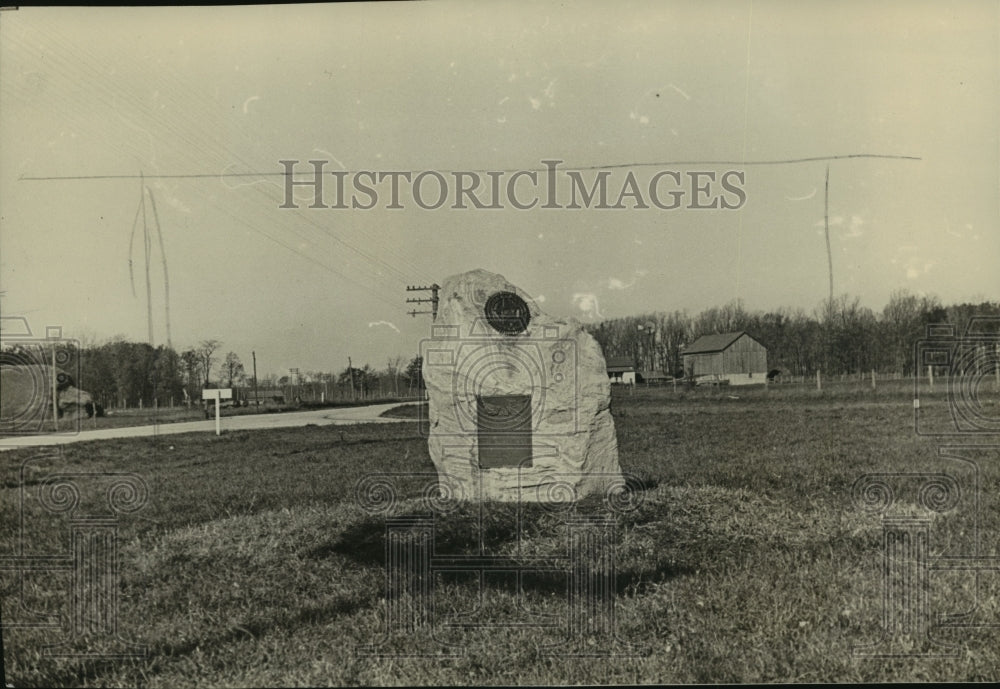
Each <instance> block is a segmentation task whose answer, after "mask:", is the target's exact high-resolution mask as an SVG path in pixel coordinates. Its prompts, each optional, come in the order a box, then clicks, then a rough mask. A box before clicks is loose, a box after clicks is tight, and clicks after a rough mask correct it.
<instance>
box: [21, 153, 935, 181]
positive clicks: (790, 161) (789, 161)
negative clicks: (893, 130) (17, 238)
mask: <svg viewBox="0 0 1000 689" xmlns="http://www.w3.org/2000/svg"><path fill="white" fill-rule="evenodd" d="M859 159H869V160H914V161H920V160H923V158H921V157H919V156H908V155H892V154H883V153H848V154H844V155H830V156H810V157H806V158H783V159H776V160H745V161H740V160H668V161H661V162H632V163H605V164H601V165H578V166H560V169H562V170H572V171H574V172H578V171H585V170H616V169H624V168H630V167H670V166H674V167H679V166H688V165H795V164H798V163H817V162H824V161H831V160H859ZM428 169H430V168H428ZM433 169H434V170H436V171H438V172H452V173H454V172H477V173H478V172H504V173H509V172H520V171H522V170H524V171H527V172H546V171H548V170H550V169H551V168H549V167H524V168H505V169H500V170H497V169H492V168H482V169H473V170H470V169H467V168H463V169H443V168H433ZM367 171H368V170H361V169H359V170H330V171H328V172H323V173H322V174H328V175H331V176H332V175H333V174H334V173H337V174H342V173H345V172H346V173H348V174H350V173H351V172H355V173H356V172H367ZM423 171H424V170H422V169H420V170H417V169H411V170H393V172H402V173H410V174H412V173H419V172H423ZM294 174H295V172H294V171H291V172H288V171H285V172H275V171H267V172H264V171H259V172H214V173H209V172H192V173H178V174H162V175H146V179H206V178H212V177H217V178H220V179H221V178H225V177H287V176H289V175H294ZM138 177H139V175H134V174H123V175H53V176H45V177H42V176H25V175H22V176H21V177H19V178H18V180H19V181H22V182H52V181H73V180H102V179H136V178H138Z"/></svg>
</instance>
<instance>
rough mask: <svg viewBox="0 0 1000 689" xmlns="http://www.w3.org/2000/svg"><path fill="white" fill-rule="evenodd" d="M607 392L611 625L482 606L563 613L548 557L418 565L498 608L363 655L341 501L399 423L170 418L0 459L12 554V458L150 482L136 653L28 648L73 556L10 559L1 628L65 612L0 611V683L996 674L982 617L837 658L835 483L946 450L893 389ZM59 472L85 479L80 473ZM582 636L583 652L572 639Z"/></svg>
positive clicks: (852, 577) (480, 603)
mask: <svg viewBox="0 0 1000 689" xmlns="http://www.w3.org/2000/svg"><path fill="white" fill-rule="evenodd" d="M612 411H613V414H614V416H615V424H616V429H617V433H618V438H619V448H620V455H621V463H622V466H623V468H624V469H625V470H626V471H628V472H630V473H633V474H635V475H636V476H638V477H640V478H641V479H642V485H643V486H644V490H643V491H642V492H641V498H642V501H641V504H640V505H639V506H638V508H637V509H636V510H635V511H633V512H629V513H626V514H624V515H620V516H619V517H618V518H617V521H616V523H615V529H616V538H617V544H616V558H615V567H616V593H617V595H616V597H615V619H614V634H615V636H616V637H617V639H618V641H609V640H608V638H607V635H604V636H601V635H590V636H588V635H583V636H581V637H579V638H575V639H574V640H573V643H571V644H569V645H564V646H562V647H560V646H558V644H559V643H560V642H561V641H563V638H562V637H561V636H560V632H559V629H553V628H549V629H540V628H538V627H529V626H524V627H518V626H498V624H499V623H502V622H504V621H506V622H511V621H513V622H517V621H523V620H524V619H527V618H531V619H534V617H532V615H534V616H535V617H537V616H541V615H544V614H546V613H547V614H550V615H552V616H553V617H552V619H559V616H560V615H562V614H563V613H564V610H565V608H566V596H565V587H564V585H563V583H561V582H562V580H561V579H559V576H558V575H540V576H538V577H534V578H531V577H528V578H526V579H525V580H524V581H523V582H522V586H521V588H522V596H523V598H521V597H519V595H518V592H517V586H516V585H515V584H514V583H513V582H512V581H511V580H510V578H509V577H508V578H505V577H503V576H496V577H491V578H487V580H486V581H485V582H484V584H483V586H482V587H480V586H479V585H478V583H477V582H475V581H473V580H472V579H471V578H470V577H467V576H466V577H465V578H463V575H455V576H452V577H450V578H448V577H444V578H443V579H442V581H441V582H439V583H440V586H439V588H440V590H435V593H434V595H435V605H436V606H439V607H438V608H437V610H439V611H441V612H448V611H466V612H468V611H473V612H475V611H477V610H478V613H477V614H478V615H479V617H478V619H480V620H482V619H488V620H490V621H491V622H497V623H498V624H492V625H486V626H484V627H469V628H467V629H464V630H456V629H449V630H441V629H428V628H417V629H415V630H412V631H409V632H407V633H406V634H403V635H402V636H401V637H400V638H396V639H395V640H394V641H393V643H392V644H390V645H389V646H386V647H384V648H383V650H384V651H387V652H392V653H398V654H399V656H387V657H386V656H371V655H365V654H364V653H363V652H362V653H359V652H358V651H359V649H364V648H365V647H366V646H369V645H371V644H373V643H375V642H377V641H378V640H379V639H380V638H381V637H382V636H383V633H384V629H385V618H384V613H385V600H384V586H385V576H386V574H385V566H384V563H385V559H384V531H383V526H382V525H383V521H380V518H379V517H377V516H372V514H370V513H368V512H365V511H364V510H362V509H361V507H360V505H359V496H358V494H357V493H356V490H355V487H356V485H357V483H358V481H360V480H362V479H363V478H364V477H365V476H366V475H368V474H371V473H373V472H384V473H405V472H421V471H426V472H430V471H432V470H433V467H432V465H431V463H430V460H429V458H428V455H427V447H426V440H425V438H424V436H423V435H422V434H421V433H420V432H419V429H418V426H417V423H415V422H414V423H403V424H393V425H366V426H351V427H342V426H325V427H314V426H313V427H305V428H289V429H277V430H268V431H252V432H231V433H224V434H223V435H222V436H221V437H214V436H207V437H206V435H204V434H185V435H172V436H170V437H169V438H143V439H122V440H113V441H100V442H91V443H79V444H73V445H67V446H65V447H63V448H61V449H59V450H52V449H24V450H15V451H8V452H5V453H3V454H2V455H0V467H2V469H3V478H4V484H3V486H4V487H3V488H2V491H3V495H2V498H3V499H2V503H0V538H2V540H0V548H2V549H3V552H0V557H10V556H12V555H14V554H15V553H16V552H17V551H16V548H17V547H18V545H17V542H18V537H19V536H18V528H19V526H18V525H19V523H20V522H19V514H18V510H19V504H20V503H19V497H18V496H19V494H20V491H21V490H22V488H21V487H20V485H19V483H18V481H19V473H18V472H19V468H20V466H21V465H22V463H23V462H25V461H30V464H31V465H33V466H39V467H41V468H42V469H44V471H43V473H44V474H45V475H50V474H53V473H62V474H69V473H74V472H75V473H78V474H79V473H81V472H112V473H114V472H128V473H132V474H135V475H138V476H139V477H141V478H142V480H143V481H144V483H145V485H146V486H147V487H148V491H149V500H148V503H147V504H146V505H145V507H143V508H142V509H140V510H139V511H137V512H134V513H132V514H128V515H124V516H122V517H121V518H120V519H119V523H118V531H117V539H118V540H117V543H118V545H117V547H118V553H119V562H120V566H119V570H118V576H119V586H118V615H117V619H118V622H117V626H118V635H119V636H120V637H121V638H122V639H124V640H127V641H130V642H135V643H138V644H142V645H144V646H145V647H146V651H147V652H146V655H145V657H138V658H132V659H83V658H71V657H70V658H54V657H50V656H47V655H45V651H44V647H45V646H46V645H48V644H55V643H58V642H60V641H61V640H63V639H65V638H67V633H68V632H67V629H66V627H67V624H68V623H66V616H67V615H68V612H67V611H68V610H69V603H68V602H67V600H66V599H67V593H66V591H67V584H68V582H69V573H67V572H58V573H56V574H54V575H43V574H35V573H28V574H26V575H25V576H24V580H23V586H22V585H21V582H20V581H19V580H18V579H17V577H16V575H14V574H13V573H12V572H10V571H5V572H0V582H2V584H3V590H2V591H3V610H2V613H3V622H4V623H5V624H8V625H9V624H11V623H16V622H18V621H24V620H26V619H29V618H30V615H28V614H27V613H26V612H25V611H26V610H28V611H31V610H34V611H44V612H49V613H59V614H62V615H63V621H64V624H63V627H62V628H61V629H60V628H55V629H31V628H8V629H5V630H4V648H5V659H6V668H7V681H8V682H10V683H12V684H13V685H14V686H148V687H156V686H166V687H173V686H319V685H371V684H379V685H404V684H429V685H438V684H449V685H457V684H549V683H557V684H575V683H589V684H608V683H627V682H632V683H708V682H741V683H742V682H779V681H780V682H803V681H823V682H827V681H854V682H862V681H902V680H915V681H926V680H967V681H981V680H996V679H1000V643H998V640H1000V638H998V637H1000V630H998V629H997V628H992V629H991V628H984V627H974V628H973V627H964V628H963V627H953V628H949V629H939V630H937V631H935V635H936V638H939V639H941V640H943V641H946V642H949V643H953V644H956V645H957V647H958V648H959V649H960V652H959V654H958V657H955V658H920V657H890V658H859V657H854V656H853V655H852V648H853V647H855V646H864V645H867V644H874V643H875V642H877V641H878V640H879V638H880V635H881V631H882V603H883V601H882V579H881V577H882V567H883V544H882V525H881V522H880V515H878V514H873V513H871V512H866V511H864V510H862V509H860V508H859V507H858V506H857V505H856V504H855V502H854V501H853V498H852V486H853V484H854V482H855V480H856V479H857V478H858V477H859V476H861V475H862V474H867V473H892V472H904V473H910V474H913V473H916V472H924V473H933V472H934V471H937V472H946V471H948V470H949V469H950V468H951V465H948V464H946V463H944V462H943V460H942V459H941V458H940V456H939V455H938V448H939V447H940V445H941V443H939V442H935V441H933V440H931V439H928V438H922V437H919V436H917V434H916V433H915V432H914V427H913V410H912V400H911V399H910V397H909V396H908V395H907V394H905V391H900V392H899V394H893V393H891V392H887V391H881V392H880V391H875V392H871V391H867V392H866V391H865V390H863V389H860V388H852V389H850V390H847V389H844V390H841V391H840V392H837V391H836V390H824V391H822V392H819V393H816V392H815V391H812V392H810V391H807V390H805V389H795V390H792V389H788V390H784V391H783V390H781V389H780V387H776V388H772V389H770V390H763V389H762V388H758V389H753V390H751V389H738V390H734V389H729V390H719V389H715V390H701V389H697V390H693V391H687V392H683V393H682V392H680V391H671V390H669V389H663V390H656V389H650V390H641V389H637V390H634V391H620V390H616V391H615V393H614V399H613V403H612ZM171 448H172V449H171ZM979 469H980V471H981V476H980V479H979V480H980V485H981V486H982V487H983V493H982V495H981V497H980V500H979V503H980V515H979V521H978V524H977V528H978V529H979V532H980V534H981V536H980V538H979V540H980V553H979V554H980V555H982V554H992V555H995V554H996V550H997V548H996V536H997V533H998V532H1000V510H998V509H997V502H996V490H995V488H996V486H997V485H998V481H1000V469H998V467H997V465H996V464H995V463H993V464H991V463H986V462H984V463H982V464H981V465H980V467H979ZM77 483H78V484H79V485H80V486H81V493H86V491H87V490H88V484H87V480H86V479H85V478H84V479H78V480H77ZM398 485H399V490H398V494H397V497H398V500H399V501H400V503H399V509H400V510H401V511H402V512H406V511H407V510H408V509H411V508H412V509H416V508H417V507H418V506H419V491H420V485H421V483H420V481H418V480H416V479H414V480H412V481H410V480H409V479H401V480H400V482H399V484H398ZM37 487H38V486H27V487H26V488H25V489H26V490H28V491H29V492H30V491H31V490H32V489H34V488H37ZM899 499H900V500H902V499H903V497H902V496H900V498H899ZM906 500H910V498H906ZM511 509H512V508H511V507H510V506H506V507H496V506H492V507H491V509H489V510H486V512H485V513H484V514H485V517H484V519H485V522H486V523H485V524H484V528H485V532H486V533H487V534H488V540H489V543H488V546H489V548H491V549H493V551H494V552H500V553H503V552H506V553H508V554H510V553H511V549H512V548H514V543H515V526H514V519H513V512H512V511H511ZM915 513H916V512H915ZM39 514H40V513H39V512H38V511H37V510H36V511H35V512H34V513H32V515H33V516H35V517H37V516H38V515H39ZM935 514H936V516H934V518H933V519H934V523H933V529H932V537H933V538H935V539H939V540H938V541H937V542H945V541H947V542H952V541H948V539H955V540H954V541H953V542H955V543H958V542H959V541H961V539H962V538H967V537H968V534H964V535H963V534H962V533H959V532H958V531H957V530H955V529H952V528H951V526H950V524H952V522H953V521H954V520H958V521H961V520H960V519H958V517H953V516H952V515H951V514H950V513H948V512H944V513H940V514H937V513H935ZM42 516H43V517H45V515H42ZM475 518H477V511H476V509H474V508H473V507H472V506H462V507H460V508H459V509H458V510H457V511H456V512H453V513H451V514H449V515H446V516H445V517H442V518H440V520H439V521H440V524H439V527H440V528H439V533H438V535H437V539H438V541H439V542H440V543H439V544H443V545H445V546H448V545H450V546H455V545H456V544H458V545H461V544H462V543H463V542H465V541H463V539H465V540H466V541H468V540H469V539H468V538H467V537H468V532H467V531H463V529H464V528H465V526H463V524H467V523H468V522H471V521H473V520H474V519H475ZM558 518H559V514H557V513H555V512H553V511H549V510H545V509H543V508H539V507H537V506H533V507H528V508H525V510H524V513H523V523H522V525H521V527H522V539H521V546H522V548H523V549H524V552H525V553H530V554H532V555H557V554H559V553H561V552H563V551H565V547H566V539H565V536H564V535H563V534H562V532H560V531H559V530H558V529H557V528H552V525H553V524H554V523H555V521H554V520H557V519H558ZM66 520H67V516H66V515H65V514H58V515H55V514H48V516H47V517H46V518H40V519H36V521H35V523H33V524H28V525H26V529H27V531H26V534H27V536H26V538H28V539H29V542H28V546H29V549H30V550H31V552H32V553H39V554H59V553H66V552H68V542H67V536H66V534H67V530H66ZM956 523H957V522H956ZM962 523H963V524H967V522H962ZM963 528H964V527H963ZM953 531H954V533H953ZM942 539H943V540H942ZM469 542H471V541H469ZM931 550H932V551H934V552H935V553H937V552H939V551H941V550H942V548H941V547H939V546H935V547H932V548H931ZM522 554H524V553H522ZM981 578H982V581H981V582H980V589H979V600H978V603H979V607H978V608H977V610H976V615H975V616H974V618H975V619H974V620H973V621H976V620H978V621H985V622H992V623H994V624H996V623H998V622H1000V595H997V592H998V590H1000V586H997V580H998V579H1000V573H997V572H987V573H984V574H982V575H981ZM974 590H975V589H974V575H973V574H971V573H964V574H962V573H959V574H955V573H950V572H949V573H944V574H941V575H939V576H938V575H936V576H935V577H932V579H931V587H930V589H929V592H928V594H927V595H928V597H929V608H930V610H931V611H932V612H933V611H938V612H954V611H956V610H959V609H961V608H962V606H963V605H965V604H966V603H967V602H968V600H970V599H971V597H972V595H973V592H974ZM526 609H527V610H529V611H530V614H529V613H526V612H525V610H526ZM935 614H936V613H935ZM526 616H527V617H526ZM440 639H445V640H447V641H449V642H451V644H452V645H451V646H447V645H445V646H444V651H443V653H449V652H450V653H453V657H446V656H445V655H435V654H438V653H442V644H440V643H438V641H439V640H440ZM619 642H624V644H622V643H619ZM80 643H81V644H83V646H81V647H82V648H86V641H85V640H81V641H80ZM616 644H617V645H616ZM553 647H555V648H562V649H563V651H559V652H552V650H551V649H552V648H553ZM588 651H590V652H592V653H593V654H594V656H595V657H576V656H574V655H572V653H587V652H588ZM428 654H429V655H428ZM407 656H410V657H407ZM414 656H415V657H414Z"/></svg>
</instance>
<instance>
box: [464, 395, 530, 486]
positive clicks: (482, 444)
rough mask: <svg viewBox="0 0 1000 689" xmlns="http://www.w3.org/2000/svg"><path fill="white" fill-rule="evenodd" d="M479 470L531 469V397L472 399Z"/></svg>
mask: <svg viewBox="0 0 1000 689" xmlns="http://www.w3.org/2000/svg"><path fill="white" fill-rule="evenodd" d="M476 430H477V431H478V436H479V467H480V468H481V469H495V468H498V467H518V466H523V467H530V466H531V395H495V396H482V397H480V396H477V397H476Z"/></svg>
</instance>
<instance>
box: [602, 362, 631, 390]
mask: <svg viewBox="0 0 1000 689" xmlns="http://www.w3.org/2000/svg"><path fill="white" fill-rule="evenodd" d="M604 363H605V366H606V367H607V371H608V378H610V379H611V382H612V383H623V384H625V385H635V362H634V361H632V360H631V359H629V358H628V357H622V356H618V357H615V356H612V357H608V358H607V359H606V360H605V362H604Z"/></svg>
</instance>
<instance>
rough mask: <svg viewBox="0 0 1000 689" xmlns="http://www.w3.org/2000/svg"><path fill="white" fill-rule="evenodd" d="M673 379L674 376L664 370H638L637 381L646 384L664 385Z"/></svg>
mask: <svg viewBox="0 0 1000 689" xmlns="http://www.w3.org/2000/svg"><path fill="white" fill-rule="evenodd" d="M672 380H673V377H672V376H668V375H667V374H666V373H664V372H663V371H650V370H646V371H637V372H636V381H637V382H639V383H644V384H646V385H663V384H664V383H669V382H670V381H672Z"/></svg>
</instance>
